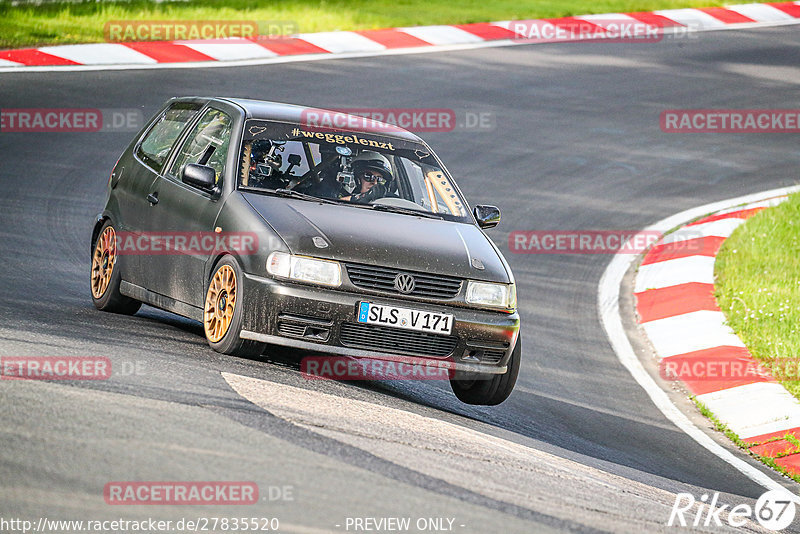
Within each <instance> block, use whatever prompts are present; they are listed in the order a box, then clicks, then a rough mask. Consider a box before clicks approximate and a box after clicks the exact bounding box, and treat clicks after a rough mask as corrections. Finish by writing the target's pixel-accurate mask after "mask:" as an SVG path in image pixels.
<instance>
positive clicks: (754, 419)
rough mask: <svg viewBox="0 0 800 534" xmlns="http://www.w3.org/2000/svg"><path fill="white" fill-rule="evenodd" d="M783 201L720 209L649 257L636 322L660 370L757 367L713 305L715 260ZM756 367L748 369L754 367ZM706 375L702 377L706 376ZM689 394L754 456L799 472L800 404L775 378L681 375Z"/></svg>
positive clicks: (639, 280) (639, 279) (638, 290)
mask: <svg viewBox="0 0 800 534" xmlns="http://www.w3.org/2000/svg"><path fill="white" fill-rule="evenodd" d="M785 199H786V197H785V196H781V197H776V198H771V199H767V200H764V201H759V202H755V203H751V204H747V205H745V206H740V207H736V208H732V209H728V210H723V211H720V212H717V213H714V214H712V215H709V216H706V217H704V218H702V219H700V220H698V221H695V222H692V223H690V224H687V225H685V226H683V227H682V228H680V229H679V230H677V231H676V232H674V233H671V234H669V235H667V236H666V237H664V238H663V239H662V240H661V241H659V242H658V243H656V244H655V245H654V246H653V247H652V248H651V249H650V250H649V251H648V252H647V254H646V255H645V257H644V260H643V261H642V263H641V265H640V267H639V270H638V272H637V274H636V282H635V287H634V293H635V295H636V301H637V312H638V314H639V324H641V326H642V329H643V330H644V332H645V334H646V335H647V338H648V339H649V340H650V343H651V344H652V346H653V349H654V351H655V353H656V356H657V357H658V358H659V367H660V368H662V369H664V368H667V369H668V368H673V369H678V368H680V367H681V366H689V367H692V366H694V367H695V368H697V367H698V366H699V368H701V369H710V368H711V367H712V366H714V367H716V368H722V367H724V368H727V369H731V368H734V367H735V366H738V367H739V368H742V367H743V365H742V364H745V365H746V364H756V363H757V362H756V361H755V360H754V359H753V358H752V356H751V355H750V353H749V352H748V350H747V348H746V347H745V345H744V343H742V341H741V340H740V339H739V337H738V336H737V335H736V334H734V332H733V331H732V330H731V328H730V327H729V326H727V325H726V324H725V321H726V319H725V315H724V314H723V313H722V311H720V309H719V307H718V306H717V303H716V301H715V299H714V260H715V257H716V255H717V252H718V250H719V248H720V246H721V245H722V243H723V241H724V240H725V239H726V238H727V237H729V236H730V235H731V234H732V233H733V231H734V230H735V229H736V228H737V227H738V226H739V225H740V224H742V223H743V222H744V221H745V220H746V219H747V218H748V217H750V216H752V215H754V214H756V213H758V212H759V211H761V210H762V209H764V208H766V207H770V206H774V205H776V204H778V203H780V202H782V201H783V200H785ZM755 367H756V366H755V365H752V366H751V368H755ZM703 374H705V373H703ZM682 381H683V383H684V384H685V386H686V387H687V389H688V390H689V391H690V392H691V393H692V394H693V395H695V396H696V398H697V400H698V401H700V402H702V403H703V404H704V405H705V406H706V407H707V408H708V409H709V410H710V411H711V412H712V413H713V414H714V415H715V416H716V417H717V418H718V419H719V421H720V422H722V423H724V424H725V425H727V426H728V428H730V429H731V430H732V431H733V432H734V433H736V434H737V435H738V436H739V438H740V439H742V440H743V441H744V442H747V443H754V444H756V445H755V446H753V447H751V449H750V450H752V451H753V452H755V453H757V454H759V455H763V456H769V457H775V456H777V455H782V456H780V457H777V458H774V461H775V463H776V464H778V465H780V466H782V467H784V468H785V469H787V470H788V471H790V472H793V473H798V474H800V454H797V453H792V454H787V453H789V452H790V451H794V450H795V446H794V445H793V444H791V443H789V442H788V441H786V440H780V441H771V442H770V443H768V444H765V443H764V442H765V441H768V440H771V439H774V438H777V437H783V436H785V435H786V434H791V435H794V436H798V437H800V401H798V400H797V399H796V398H795V397H794V396H792V395H791V394H790V393H789V392H788V391H787V390H786V389H785V388H784V387H783V386H782V385H781V384H780V383H778V382H777V381H776V380H775V379H774V378H773V377H772V376H771V375H767V374H764V373H758V374H756V373H752V374H748V375H743V376H732V375H730V374H729V376H720V377H716V378H715V379H714V380H709V377H708V376H700V375H696V376H694V377H693V376H691V375H690V376H688V377H687V376H682Z"/></svg>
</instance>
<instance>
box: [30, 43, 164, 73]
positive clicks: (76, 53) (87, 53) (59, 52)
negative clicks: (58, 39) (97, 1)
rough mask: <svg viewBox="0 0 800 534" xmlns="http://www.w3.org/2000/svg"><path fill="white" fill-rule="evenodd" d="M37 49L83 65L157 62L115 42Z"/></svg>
mask: <svg viewBox="0 0 800 534" xmlns="http://www.w3.org/2000/svg"><path fill="white" fill-rule="evenodd" d="M39 50H40V51H42V52H44V53H46V54H50V55H53V56H57V57H61V58H64V59H69V60H71V61H74V62H76V63H81V64H83V65H116V64H119V63H141V64H157V61H156V60H155V59H153V58H151V57H150V56H146V55H144V54H141V53H139V52H137V51H136V50H133V49H132V48H128V47H127V46H123V45H121V44H115V43H94V44H79V45H60V46H43V47H41V48H39ZM29 68H30V67H29Z"/></svg>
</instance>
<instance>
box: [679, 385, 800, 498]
mask: <svg viewBox="0 0 800 534" xmlns="http://www.w3.org/2000/svg"><path fill="white" fill-rule="evenodd" d="M690 398H691V399H692V400H693V401H694V403H695V405H697V408H698V409H699V410H700V413H701V414H703V415H704V416H705V417H707V418H708V419H709V420H710V421H711V422H712V423H713V424H714V428H715V429H716V430H718V431H719V432H722V433H723V434H725V436H726V437H727V438H728V439H729V440H731V441H732V442H733V443H734V445H736V446H737V447H739V448H741V449H744V450H745V451H746V452H747V453H748V454H750V455H751V456H752V457H753V458H755V459H756V460H758V461H759V462H761V463H763V464H764V465H766V466H769V467H771V468H772V469H774V470H775V471H777V472H779V473H780V474H782V475H784V476H786V477H789V478H791V479H792V480H794V481H795V482H798V483H800V475H795V474H794V473H791V472H789V471H788V470H787V469H786V468H785V467H783V466H781V465H779V464H777V463H776V462H775V458H780V457H782V456H787V455H788V454H793V453H794V452H797V450H795V451H790V452H787V453H784V454H779V455H778V456H775V457H772V456H762V455H760V454H756V453H754V452H753V451H751V450H750V447H753V446H755V445H757V444H756V443H747V442H744V441H742V439H741V438H740V437H739V435H738V434H736V433H735V432H734V431H733V430H731V429H730V428H728V425H726V424H725V423H723V422H722V421H720V420H719V419H718V418H717V416H716V415H714V414H713V413H712V412H711V410H709V409H708V407H707V406H706V405H705V404H703V403H702V402H700V401H699V400H697V397H694V396H692V397H690ZM782 439H785V440H787V441H788V442H789V443H791V444H792V445H794V446H795V449H797V448H798V446H800V442H798V441H797V439H796V438H795V437H794V436H792V435H791V434H786V435H785V436H783V437H776V438H773V439H770V440H767V441H765V442H764V443H768V442H770V441H779V440H782Z"/></svg>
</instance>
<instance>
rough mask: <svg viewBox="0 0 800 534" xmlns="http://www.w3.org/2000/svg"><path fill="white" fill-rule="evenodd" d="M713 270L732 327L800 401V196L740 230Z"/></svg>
mask: <svg viewBox="0 0 800 534" xmlns="http://www.w3.org/2000/svg"><path fill="white" fill-rule="evenodd" d="M714 270H715V275H716V283H715V295H716V298H717V303H718V304H719V307H720V308H721V309H722V311H723V312H724V313H725V316H726V317H727V321H728V324H729V325H730V326H731V328H733V330H734V332H736V333H737V334H738V335H739V337H740V338H741V339H742V341H743V342H744V344H745V345H746V346H747V348H748V350H749V351H750V353H751V354H752V355H753V357H754V358H756V359H758V360H760V361H762V362H764V364H765V365H766V366H768V367H770V368H772V370H773V374H774V375H775V377H776V378H777V379H778V380H779V381H780V382H781V383H782V384H783V385H784V386H785V387H786V389H788V390H789V391H790V392H791V393H792V395H794V396H795V397H797V398H798V399H800V194H794V195H792V196H791V197H790V198H789V200H787V201H786V202H784V203H782V204H780V205H778V206H776V207H774V208H770V209H766V210H764V211H762V212H760V213H758V214H756V215H754V216H753V217H751V218H750V219H748V220H747V221H746V222H745V223H744V224H742V225H741V226H739V227H738V228H737V229H736V230H735V231H734V232H733V235H731V237H729V238H728V239H726V240H725V242H724V243H723V245H722V248H721V249H720V251H719V254H718V255H717V259H716V263H715V265H714ZM764 409H769V407H764Z"/></svg>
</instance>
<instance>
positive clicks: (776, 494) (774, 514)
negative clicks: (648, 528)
mask: <svg viewBox="0 0 800 534" xmlns="http://www.w3.org/2000/svg"><path fill="white" fill-rule="evenodd" d="M798 502H800V499H798V498H797V497H796V496H794V495H792V494H791V493H789V491H788V490H781V489H776V490H770V491H768V492H766V493H764V494H763V495H761V496H760V497H759V498H758V500H757V501H756V504H755V506H754V507H751V506H750V505H749V504H737V505H735V506H733V507H731V505H729V504H720V503H719V493H714V495H713V496H711V498H710V499H709V495H708V494H707V493H704V494H703V495H701V496H700V499H695V497H694V495H692V494H691V493H678V494H677V495H676V496H675V504H674V505H673V506H672V512H671V513H670V515H669V520H668V521H667V526H670V527H672V526H676V527H689V528H691V527H696V528H704V527H722V526H726V525H727V526H731V527H736V528H741V527H744V526H745V525H747V524H748V523H752V521H753V520H755V521H758V523H759V524H760V525H761V526H762V527H764V528H766V529H769V530H774V531H778V530H783V529H785V528H786V527H788V526H789V525H791V524H792V521H794V517H795V512H796V510H795V505H796V503H798Z"/></svg>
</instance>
